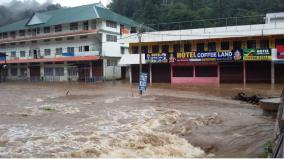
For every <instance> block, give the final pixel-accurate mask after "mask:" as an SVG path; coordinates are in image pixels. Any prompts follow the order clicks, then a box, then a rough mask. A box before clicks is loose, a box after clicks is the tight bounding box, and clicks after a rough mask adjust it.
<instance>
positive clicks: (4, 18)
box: [0, 0, 61, 26]
mask: <svg viewBox="0 0 284 159" xmlns="http://www.w3.org/2000/svg"><path fill="white" fill-rule="evenodd" d="M58 8H61V5H60V4H54V3H53V1H52V0H47V1H46V2H45V3H42V4H41V3H38V2H37V1H36V0H24V1H20V0H12V1H11V2H9V3H5V4H2V5H0V26H2V25H6V24H10V23H13V22H16V21H18V20H21V19H25V18H29V17H30V16H31V15H32V14H33V13H34V12H41V11H47V10H54V9H58Z"/></svg>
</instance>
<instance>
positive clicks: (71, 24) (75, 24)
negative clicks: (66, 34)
mask: <svg viewBox="0 0 284 159" xmlns="http://www.w3.org/2000/svg"><path fill="white" fill-rule="evenodd" d="M70 30H78V23H70Z"/></svg>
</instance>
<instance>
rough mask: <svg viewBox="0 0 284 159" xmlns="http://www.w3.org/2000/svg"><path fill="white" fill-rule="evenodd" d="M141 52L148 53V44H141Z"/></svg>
mask: <svg viewBox="0 0 284 159" xmlns="http://www.w3.org/2000/svg"><path fill="white" fill-rule="evenodd" d="M141 52H142V54H148V46H142V47H141Z"/></svg>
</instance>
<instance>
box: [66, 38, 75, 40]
mask: <svg viewBox="0 0 284 159" xmlns="http://www.w3.org/2000/svg"><path fill="white" fill-rule="evenodd" d="M74 39H75V37H67V40H74Z"/></svg>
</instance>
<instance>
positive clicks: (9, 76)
mask: <svg viewBox="0 0 284 159" xmlns="http://www.w3.org/2000/svg"><path fill="white" fill-rule="evenodd" d="M7 69H8V70H7V73H8V74H7V78H8V79H11V65H7Z"/></svg>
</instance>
